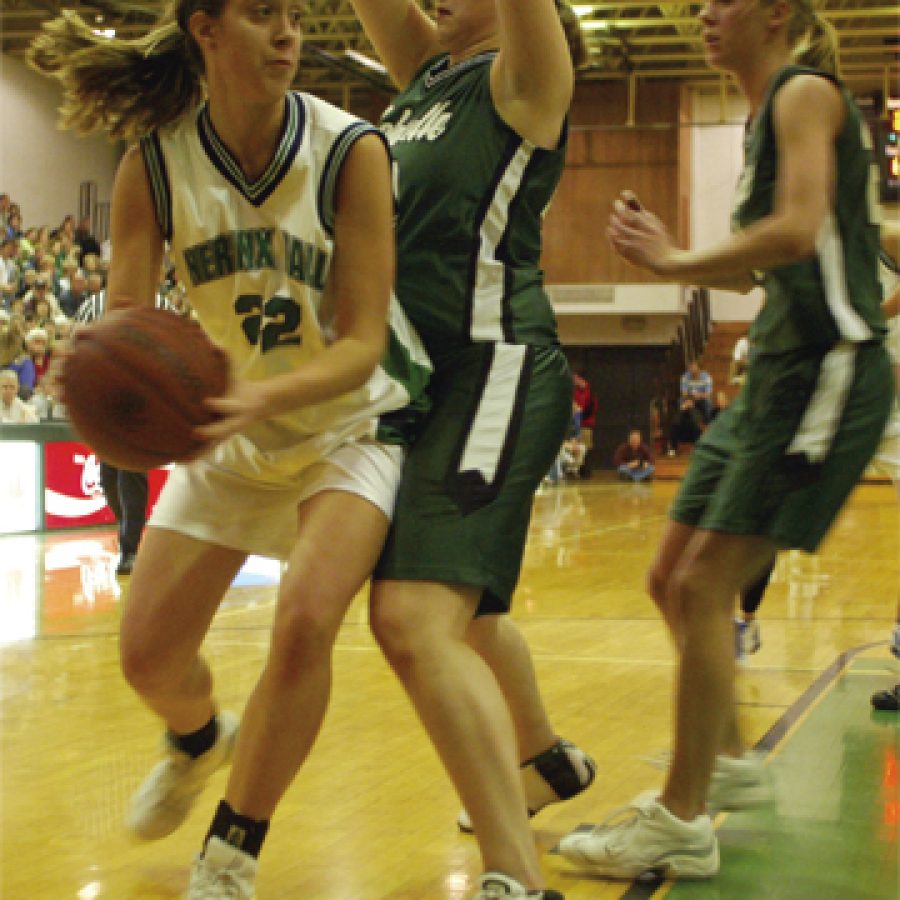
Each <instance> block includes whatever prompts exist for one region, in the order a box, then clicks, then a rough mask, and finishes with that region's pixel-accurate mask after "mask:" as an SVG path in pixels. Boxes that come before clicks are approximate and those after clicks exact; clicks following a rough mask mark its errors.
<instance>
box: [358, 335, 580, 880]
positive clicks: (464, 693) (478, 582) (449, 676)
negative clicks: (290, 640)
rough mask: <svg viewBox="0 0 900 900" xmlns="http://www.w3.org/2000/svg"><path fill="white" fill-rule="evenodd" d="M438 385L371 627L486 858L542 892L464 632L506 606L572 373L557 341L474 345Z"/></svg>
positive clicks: (518, 792) (516, 791) (490, 698)
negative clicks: (554, 344) (478, 619)
mask: <svg viewBox="0 0 900 900" xmlns="http://www.w3.org/2000/svg"><path fill="white" fill-rule="evenodd" d="M432 395H433V399H434V408H433V411H432V415H431V417H430V419H429V424H428V426H427V427H426V428H425V430H424V432H423V434H422V435H421V436H420V437H419V439H418V441H417V442H416V444H415V445H414V446H413V448H412V450H411V452H410V455H409V458H408V460H407V464H406V468H405V470H404V475H403V483H402V484H401V487H400V492H399V496H398V504H397V514H396V516H395V520H394V523H393V527H392V530H391V534H390V535H389V537H388V541H387V544H386V547H385V552H384V554H383V555H382V559H381V561H380V562H379V565H378V569H377V570H376V575H375V577H376V582H375V585H374V588H373V603H372V616H371V623H372V627H373V630H374V631H375V633H376V637H377V638H378V640H379V643H380V644H381V646H382V649H383V651H384V653H385V655H386V657H387V658H388V660H389V661H390V663H391V665H392V666H393V668H394V669H395V671H396V672H397V674H398V676H399V677H400V679H401V681H402V682H403V683H404V686H405V687H406V689H407V691H408V693H409V695H410V697H411V699H412V701H413V704H414V706H415V708H416V710H417V712H418V714H419V716H420V718H421V719H422V722H423V724H424V725H425V727H426V728H427V730H428V732H429V736H430V737H431V739H432V741H433V742H434V744H435V746H436V748H437V750H438V753H439V755H440V756H441V759H442V760H443V762H444V764H445V766H446V768H447V770H448V773H449V774H450V777H451V779H452V780H453V782H454V785H455V786H456V788H457V790H458V792H459V795H460V799H461V800H462V801H463V805H464V806H466V808H467V809H468V812H469V813H470V815H471V820H472V824H473V826H474V828H475V833H476V837H477V839H478V841H479V845H480V849H481V853H482V857H483V860H484V865H485V867H486V868H487V869H489V870H495V871H500V872H505V873H506V874H507V875H508V876H511V877H513V878H515V879H518V881H519V882H521V883H522V884H524V885H527V886H529V887H532V888H537V887H538V886H539V885H540V883H541V882H540V867H539V865H538V862H537V856H536V852H535V848H534V841H533V838H532V836H531V832H530V829H529V828H528V820H527V813H526V799H525V796H524V792H523V789H522V784H521V779H520V777H519V772H518V760H517V753H516V742H515V735H514V731H513V725H512V721H511V717H510V713H509V710H508V707H507V705H506V702H505V699H504V696H503V693H502V692H501V690H500V687H499V685H498V684H497V680H496V678H495V677H494V675H493V673H492V672H491V670H490V668H489V667H488V666H487V664H486V663H485V662H484V660H483V659H482V658H481V657H480V656H479V654H478V653H476V652H475V651H474V650H473V649H472V647H471V646H469V644H468V643H467V642H466V639H465V636H466V632H467V629H468V627H469V623H470V621H471V619H472V617H473V616H474V615H475V613H476V611H477V612H479V613H481V614H492V613H502V612H506V611H508V609H509V604H510V601H511V597H512V593H513V590H514V588H515V584H516V581H517V578H518V573H519V568H520V566H521V560H522V553H523V550H524V546H525V539H526V536H527V532H528V523H529V518H530V513H531V508H532V502H533V495H534V491H535V489H536V488H537V486H538V485H539V484H540V482H541V479H542V478H543V476H544V474H545V473H546V472H547V470H548V469H549V467H550V464H551V462H552V461H553V459H554V457H555V456H556V454H557V452H558V450H559V447H560V444H561V443H562V438H563V435H564V433H565V431H566V429H567V427H568V426H569V423H570V421H571V396H572V382H571V375H570V373H569V371H568V366H567V364H566V362H565V358H564V357H563V355H562V354H561V353H560V352H559V351H558V349H555V348H529V347H523V346H512V345H475V346H473V347H470V348H466V349H464V350H462V351H460V352H458V353H456V354H454V355H453V357H452V358H451V359H449V360H445V361H444V364H443V365H442V366H440V367H439V368H438V371H437V373H436V376H435V379H434V382H433V391H432ZM470 807H471V808H470Z"/></svg>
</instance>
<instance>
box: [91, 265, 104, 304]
mask: <svg viewBox="0 0 900 900" xmlns="http://www.w3.org/2000/svg"><path fill="white" fill-rule="evenodd" d="M101 293H103V273H102V272H99V271H97V270H96V269H95V270H93V271H91V272H88V273H87V295H88V297H96V296H97V295H98V294H101Z"/></svg>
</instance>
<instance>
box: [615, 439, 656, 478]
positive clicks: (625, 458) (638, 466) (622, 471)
mask: <svg viewBox="0 0 900 900" xmlns="http://www.w3.org/2000/svg"><path fill="white" fill-rule="evenodd" d="M613 464H614V465H615V467H616V471H617V472H618V473H619V478H622V479H625V480H626V481H647V480H648V479H649V478H652V477H653V473H654V472H655V471H656V466H655V465H654V458H653V451H652V450H651V449H650V448H649V447H648V446H647V444H646V443H644V440H643V438H642V436H641V432H640V431H639V430H638V429H637V428H634V429H632V430H631V431H630V432H629V434H628V440H627V441H625V442H624V443H621V444H619V446H618V447H617V448H616V453H615V456H614V457H613Z"/></svg>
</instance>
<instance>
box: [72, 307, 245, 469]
mask: <svg viewBox="0 0 900 900" xmlns="http://www.w3.org/2000/svg"><path fill="white" fill-rule="evenodd" d="M160 317H165V318H160ZM176 329H179V330H178V331H176ZM79 346H80V351H79V350H78V349H76V352H75V353H73V355H72V356H71V357H70V359H69V360H67V362H66V367H65V369H64V371H63V383H64V385H65V384H71V385H75V384H77V385H78V386H79V391H80V392H86V393H85V395H84V396H83V398H82V394H81V393H79V394H77V395H74V396H77V397H79V399H83V403H82V404H81V405H79V402H78V401H76V402H74V403H73V402H71V401H70V402H69V406H70V418H71V419H72V422H73V425H75V427H76V430H78V431H81V432H82V433H83V434H84V435H85V437H86V438H90V439H88V440H86V443H88V444H90V445H92V446H94V449H95V450H96V451H98V456H100V457H101V458H104V456H105V457H106V458H107V459H108V460H109V461H110V462H113V463H117V462H118V463H122V462H123V461H125V462H126V463H127V464H123V465H120V467H121V468H128V467H129V465H130V467H132V468H135V467H138V459H140V466H141V467H148V468H149V467H153V466H156V465H160V464H163V463H167V462H171V461H173V460H177V459H179V458H183V457H185V456H186V455H190V454H191V453H192V452H193V451H195V450H197V449H199V448H201V447H202V442H199V441H195V440H194V439H193V438H192V436H191V433H192V432H193V429H194V428H195V427H197V426H198V425H200V424H204V423H206V422H209V421H213V420H214V419H215V414H214V413H213V412H212V411H211V410H209V409H207V408H206V406H205V405H204V404H203V402H202V398H204V397H207V396H216V395H220V394H222V393H224V391H225V390H226V389H227V385H228V357H227V356H226V354H225V353H224V352H223V351H222V350H221V349H220V348H219V347H217V346H216V345H214V344H213V343H212V342H211V341H210V340H209V338H208V337H207V335H206V333H205V332H204V331H203V329H202V328H201V327H200V326H199V325H198V324H197V323H196V322H194V321H192V320H188V319H180V318H178V317H176V316H174V315H173V314H172V313H168V312H162V311H160V310H156V309H145V308H140V309H128V310H122V311H116V312H114V313H111V314H110V315H109V316H106V317H105V318H104V319H103V320H102V321H101V322H99V323H98V324H97V325H96V326H95V327H93V328H91V329H90V330H87V331H83V332H80V333H79V334H77V335H76V348H78V347H79ZM117 380H118V381H121V382H122V383H123V389H122V399H124V400H127V399H128V397H129V396H133V397H134V398H143V399H144V401H145V402H146V406H145V409H146V410H148V412H146V421H145V422H143V423H142V427H144V428H145V431H146V432H147V433H146V434H145V435H143V439H142V436H141V434H140V432H139V430H138V431H136V430H135V429H132V428H129V427H128V421H129V418H128V414H127V410H124V411H120V412H118V413H117V412H116V410H115V403H116V400H117V397H116V395H115V393H114V391H110V390H105V389H104V388H105V386H108V385H110V384H113V383H114V382H116V381H117ZM67 393H71V392H69V391H68V390H67ZM98 413H99V415H98ZM140 414H141V415H144V412H143V409H142V412H141V413H140ZM151 432H152V433H151ZM156 438H160V439H162V440H161V441H160V442H157V440H155V439H156ZM160 443H162V444H163V446H160ZM166 445H168V446H166ZM101 449H102V451H103V452H102V453H101V452H99V451H100V450H101ZM113 457H117V459H113Z"/></svg>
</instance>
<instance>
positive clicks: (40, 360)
mask: <svg viewBox="0 0 900 900" xmlns="http://www.w3.org/2000/svg"><path fill="white" fill-rule="evenodd" d="M10 368H11V369H14V370H15V372H16V374H17V375H18V376H19V396H20V397H21V398H22V399H23V400H30V399H31V397H32V396H33V395H34V393H35V391H36V390H37V389H38V387H39V385H40V383H41V378H43V377H44V375H45V374H46V373H47V369H49V368H50V354H49V352H48V335H47V332H46V331H45V330H44V329H43V328H32V329H31V330H30V331H29V332H28V333H27V334H26V335H25V352H24V353H23V354H22V355H21V356H19V357H18V359H16V360H15V361H14V362H13V363H12V365H11V366H10Z"/></svg>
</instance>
